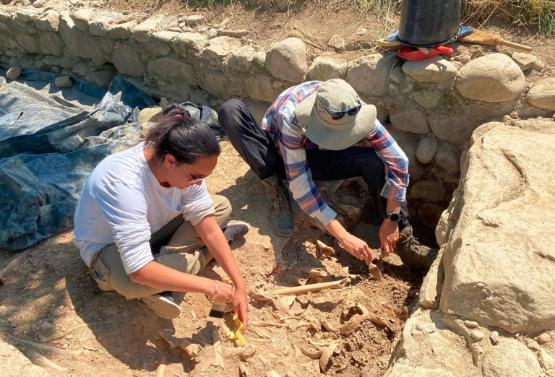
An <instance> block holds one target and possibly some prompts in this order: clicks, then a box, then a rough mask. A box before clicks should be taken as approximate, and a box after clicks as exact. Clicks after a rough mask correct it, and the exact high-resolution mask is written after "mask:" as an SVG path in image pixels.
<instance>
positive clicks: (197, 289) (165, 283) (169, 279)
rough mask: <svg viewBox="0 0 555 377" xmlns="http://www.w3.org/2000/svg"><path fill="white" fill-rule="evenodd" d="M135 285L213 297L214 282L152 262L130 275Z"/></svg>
mask: <svg viewBox="0 0 555 377" xmlns="http://www.w3.org/2000/svg"><path fill="white" fill-rule="evenodd" d="M130 278H131V280H132V281H133V282H134V283H137V284H142V285H146V286H147V287H151V288H157V289H160V290H163V291H174V292H193V293H202V294H207V295H211V294H212V293H213V289H214V288H213V287H214V281H213V280H212V279H207V278H204V277H200V276H196V275H192V274H187V273H184V272H181V271H178V270H175V269H173V268H171V267H168V266H164V265H163V264H160V263H158V262H156V261H152V262H150V263H148V264H147V265H145V266H144V267H142V268H141V269H140V270H138V271H136V272H134V273H132V274H131V275H130Z"/></svg>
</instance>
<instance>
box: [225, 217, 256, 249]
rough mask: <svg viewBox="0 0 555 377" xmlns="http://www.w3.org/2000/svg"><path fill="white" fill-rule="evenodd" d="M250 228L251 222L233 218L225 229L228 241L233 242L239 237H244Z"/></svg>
mask: <svg viewBox="0 0 555 377" xmlns="http://www.w3.org/2000/svg"><path fill="white" fill-rule="evenodd" d="M249 229H250V226H249V224H247V223H246V222H244V221H238V220H232V221H230V222H229V223H228V224H227V226H226V227H225V229H224V236H225V239H226V240H227V243H229V244H232V243H233V242H235V241H237V240H238V239H239V238H241V237H244V236H245V234H247V233H248V231H249Z"/></svg>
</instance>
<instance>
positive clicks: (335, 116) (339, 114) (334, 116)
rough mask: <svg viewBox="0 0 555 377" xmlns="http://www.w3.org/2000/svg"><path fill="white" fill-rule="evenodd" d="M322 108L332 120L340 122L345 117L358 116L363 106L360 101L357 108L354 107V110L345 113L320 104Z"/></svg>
mask: <svg viewBox="0 0 555 377" xmlns="http://www.w3.org/2000/svg"><path fill="white" fill-rule="evenodd" d="M320 106H322V108H323V109H324V110H326V112H327V113H328V114H329V115H330V116H331V119H333V120H338V119H341V118H343V117H344V116H345V115H349V116H355V115H357V113H358V112H359V111H360V108H361V107H362V104H361V103H360V101H358V105H357V106H355V107H353V108H352V109H349V110H345V111H333V110H330V109H328V108H327V107H325V106H324V105H322V103H320Z"/></svg>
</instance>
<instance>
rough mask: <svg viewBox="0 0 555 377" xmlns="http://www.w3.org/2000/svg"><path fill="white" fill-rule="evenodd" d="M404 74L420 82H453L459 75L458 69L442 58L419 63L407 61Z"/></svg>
mask: <svg viewBox="0 0 555 377" xmlns="http://www.w3.org/2000/svg"><path fill="white" fill-rule="evenodd" d="M403 72H405V73H406V74H407V75H408V76H410V77H411V78H412V79H413V80H416V81H419V82H441V81H447V80H451V79H452V78H453V77H455V75H456V74H457V68H456V67H455V66H454V65H453V63H451V62H450V61H448V60H445V59H443V58H442V57H441V56H438V55H436V56H433V57H431V58H428V59H424V60H419V61H407V62H405V63H404V64H403Z"/></svg>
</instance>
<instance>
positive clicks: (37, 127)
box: [0, 67, 155, 250]
mask: <svg viewBox="0 0 555 377" xmlns="http://www.w3.org/2000/svg"><path fill="white" fill-rule="evenodd" d="M0 73H2V74H4V73H5V71H4V68H3V67H0ZM54 79H55V75H53V74H50V73H47V72H40V71H35V70H25V69H24V70H23V73H22V75H21V76H20V78H19V80H18V81H12V82H6V80H5V79H4V78H3V77H1V76H0V80H1V81H0V248H3V249H8V250H20V249H23V248H26V247H28V246H31V245H33V244H35V243H37V242H39V241H41V240H43V239H45V238H47V237H49V236H52V235H54V234H56V233H59V232H60V231H63V230H66V229H68V228H70V227H71V226H72V222H73V213H74V210H75V205H76V203H77V200H78V197H79V193H80V192H81V188H82V185H83V182H84V180H85V178H86V177H87V176H88V175H89V174H90V172H91V171H92V169H93V168H94V167H95V166H96V164H98V162H100V161H101V160H102V159H103V158H104V157H106V156H107V155H108V154H110V153H112V152H113V151H115V150H119V149H124V148H127V147H129V146H131V145H134V144H136V143H137V142H139V141H140V130H139V129H138V125H137V123H136V122H135V120H136V116H137V114H138V110H139V109H141V108H143V107H148V106H153V105H155V102H154V100H153V99H152V98H150V97H149V96H147V95H145V94H144V93H142V92H141V91H139V90H138V89H137V88H135V87H134V86H133V85H131V84H130V83H128V82H126V81H125V80H123V79H122V78H121V77H119V76H117V77H116V78H115V79H114V81H113V82H112V84H111V85H110V88H109V89H108V90H106V89H104V88H101V87H97V86H94V85H92V84H89V83H86V82H82V81H79V80H76V79H73V81H74V83H75V85H74V86H73V87H71V88H67V89H62V90H60V89H57V88H56V87H55V86H54V84H53V83H54Z"/></svg>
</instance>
